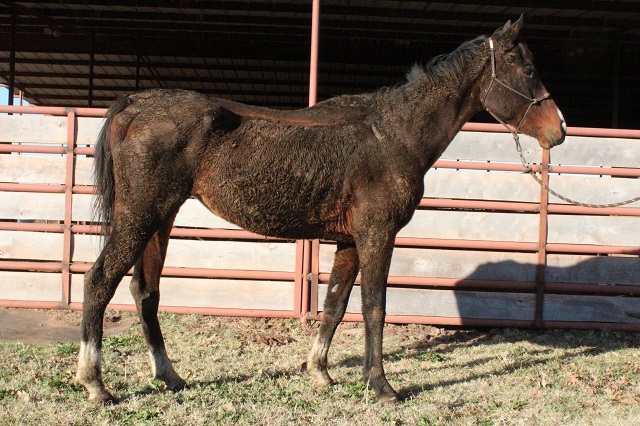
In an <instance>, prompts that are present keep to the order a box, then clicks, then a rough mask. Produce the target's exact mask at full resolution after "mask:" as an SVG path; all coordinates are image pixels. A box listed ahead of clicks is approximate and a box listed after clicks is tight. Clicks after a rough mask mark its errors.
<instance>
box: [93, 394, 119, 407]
mask: <svg viewBox="0 0 640 426" xmlns="http://www.w3.org/2000/svg"><path fill="white" fill-rule="evenodd" d="M89 402H93V403H94V404H99V405H115V404H117V403H118V398H116V397H115V396H113V395H111V394H110V393H109V392H107V391H104V392H97V393H91V394H89Z"/></svg>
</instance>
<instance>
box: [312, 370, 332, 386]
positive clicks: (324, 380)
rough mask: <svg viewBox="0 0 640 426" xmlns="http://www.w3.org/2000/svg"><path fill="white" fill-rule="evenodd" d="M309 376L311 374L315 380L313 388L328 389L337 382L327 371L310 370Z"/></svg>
mask: <svg viewBox="0 0 640 426" xmlns="http://www.w3.org/2000/svg"><path fill="white" fill-rule="evenodd" d="M308 371H309V374H311V378H312V380H313V387H315V388H326V387H328V386H331V385H333V384H334V383H335V382H334V381H333V379H332V378H331V376H329V373H327V372H326V371H320V370H308Z"/></svg>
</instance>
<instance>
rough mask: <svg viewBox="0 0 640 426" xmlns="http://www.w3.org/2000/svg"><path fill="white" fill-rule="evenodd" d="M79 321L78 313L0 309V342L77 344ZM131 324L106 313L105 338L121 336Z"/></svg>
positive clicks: (131, 319)
mask: <svg viewBox="0 0 640 426" xmlns="http://www.w3.org/2000/svg"><path fill="white" fill-rule="evenodd" d="M81 319H82V313H81V312H79V311H63V310H40V309H12V308H0V341H3V342H24V343H32V344H48V343H78V342H80V322H81ZM133 322H134V318H133V317H123V316H122V315H120V314H118V313H117V312H112V313H107V315H106V317H105V328H104V333H105V336H111V335H116V334H121V333H125V332H126V331H127V330H129V328H130V327H131V325H132V324H133Z"/></svg>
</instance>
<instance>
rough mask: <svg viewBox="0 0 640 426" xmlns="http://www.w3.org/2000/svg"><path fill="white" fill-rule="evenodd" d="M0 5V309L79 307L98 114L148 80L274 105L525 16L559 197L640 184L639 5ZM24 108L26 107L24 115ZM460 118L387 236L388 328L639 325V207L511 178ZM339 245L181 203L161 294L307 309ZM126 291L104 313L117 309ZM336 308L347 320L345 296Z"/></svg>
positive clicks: (293, 102)
mask: <svg viewBox="0 0 640 426" xmlns="http://www.w3.org/2000/svg"><path fill="white" fill-rule="evenodd" d="M538 3H539V2H534V1H526V0H525V1H521V2H519V3H518V5H517V6H514V5H513V2H507V1H497V0H486V1H485V0H483V1H475V2H418V1H402V2H397V1H388V0H380V1H370V2H360V1H346V0H313V1H312V0H308V1H303V0H298V1H296V0H281V1H280V0H269V1H244V0H237V1H221V2H204V1H196V0H184V1H167V0H163V1H159V2H153V4H151V3H150V2H139V1H132V2H128V3H127V4H126V5H114V4H113V3H112V2H105V1H100V0H85V1H72V0H63V1H56V2H33V1H15V2H12V1H0V32H1V33H2V37H1V38H0V56H1V57H2V62H1V63H0V83H2V84H3V85H6V87H7V93H8V95H7V98H8V102H6V103H8V104H9V105H8V106H3V107H1V112H2V113H3V115H1V116H0V194H1V195H0V197H1V202H0V306H13V307H40V308H71V309H78V308H80V307H81V304H82V282H83V274H84V273H85V272H86V271H87V270H88V268H89V267H90V265H91V262H93V260H94V259H95V257H96V255H97V252H98V246H99V243H100V242H99V238H98V237H97V233H98V226H97V225H98V224H96V223H95V222H93V221H92V216H91V199H92V193H93V187H92V180H91V165H92V154H93V147H92V145H93V143H94V142H95V138H96V135H97V132H98V130H99V127H100V124H101V121H102V119H101V117H102V116H103V115H104V113H105V108H106V107H107V106H108V105H109V104H110V103H111V102H112V101H113V100H114V99H115V98H117V97H119V96H122V95H124V94H128V93H133V92H135V91H139V90H144V89H148V88H154V87H163V88H181V89H188V90H196V91H199V92H202V93H206V94H211V95H214V96H218V97H224V98H228V99H232V100H236V101H239V102H244V103H249V104H254V105H261V106H266V107H271V108H278V109H293V108H304V107H306V106H308V105H309V104H313V103H315V102H317V101H322V100H324V99H328V98H330V97H332V96H335V95H339V94H353V93H362V92H372V91H376V90H382V89H384V88H385V87H394V86H396V85H398V84H401V83H402V82H403V79H404V75H405V73H406V72H407V70H408V69H409V68H410V67H411V66H412V65H413V64H415V63H426V62H427V61H428V60H429V59H430V58H432V57H434V56H435V55H438V54H442V53H448V52H450V51H452V50H454V49H455V48H456V47H457V46H458V45H460V43H462V42H463V41H465V40H468V39H471V38H473V37H475V36H477V35H479V34H490V33H491V32H493V31H494V30H495V29H496V28H498V27H500V26H501V25H503V24H504V23H505V22H506V21H507V20H509V19H517V18H518V17H519V16H520V15H524V19H525V27H524V30H523V34H522V36H523V39H525V40H526V42H527V44H528V46H529V48H530V49H531V51H532V52H533V53H534V55H535V63H536V66H537V69H538V71H539V73H540V76H541V79H542V81H544V83H545V85H546V87H547V89H548V90H549V92H550V93H551V94H552V96H553V98H554V100H555V102H556V103H557V104H558V106H559V107H560V108H561V109H562V111H563V113H564V115H565V117H566V118H567V121H568V123H569V126H570V127H569V137H568V139H567V141H566V142H565V144H564V145H562V146H561V147H558V148H554V150H552V151H551V153H549V152H546V151H544V152H543V151H542V150H540V149H539V148H538V147H537V146H536V145H537V144H536V143H535V142H534V141H533V140H523V144H524V153H525V155H526V157H527V159H528V160H529V161H530V162H532V163H534V164H535V165H536V170H537V171H539V175H540V178H541V179H542V180H543V181H544V182H545V183H547V184H548V185H550V186H551V188H553V189H554V190H557V191H558V192H560V193H562V194H565V195H567V196H569V197H571V198H573V199H577V200H580V201H583V202H584V203H586V204H611V203H616V202H618V201H622V200H628V199H633V198H635V197H636V196H638V195H639V194H640V184H638V179H637V178H638V176H640V168H638V164H637V158H639V157H640V145H639V143H640V141H639V139H640V115H639V114H638V109H639V106H640V101H639V100H640V85H638V84H637V74H638V73H637V70H638V69H639V67H640V2H639V1H612V0H598V1H591V2H581V1H577V0H576V1H568V2H562V3H561V4H559V3H551V4H549V5H545V7H542V8H540V7H536V6H538V5H539V4H538ZM21 100H24V101H27V102H28V103H29V104H30V106H28V107H23V106H20V105H19V104H20V102H21ZM473 122H474V123H472V124H469V125H467V126H466V127H465V128H464V129H463V132H461V133H460V134H459V135H458V136H457V137H456V139H455V140H454V142H453V143H452V145H451V147H450V149H448V150H447V151H446V152H445V154H444V155H443V157H442V159H441V160H440V161H439V162H438V163H437V164H436V168H435V169H434V170H432V171H430V172H429V173H428V174H427V177H426V179H425V187H426V188H427V189H426V190H425V194H424V198H423V200H422V202H421V203H420V207H419V209H418V211H417V212H416V215H415V216H414V219H413V220H412V221H411V223H410V224H409V225H408V226H407V227H406V228H405V229H404V230H403V231H402V232H401V233H400V234H399V235H398V238H397V240H396V246H397V248H396V251H395V254H394V260H393V264H392V269H391V276H390V278H389V289H388V304H389V306H388V310H387V312H388V321H392V322H405V323H406V322H416V323H428V324H455V325H487V326H499V325H511V326H544V327H603V326H606V327H612V328H618V329H627V330H640V308H639V306H640V305H639V304H638V296H639V295H640V290H639V287H638V279H637V277H638V276H640V259H639V258H638V255H640V247H639V246H638V241H640V238H639V237H640V226H639V224H640V223H639V221H638V216H640V204H639V203H638V202H633V203H630V204H627V205H624V206H607V207H601V208H593V207H588V206H585V205H573V204H571V203H568V202H567V201H565V200H563V199H560V198H557V197H556V196H555V195H553V194H550V193H549V191H548V190H547V189H546V188H544V187H540V186H539V185H538V184H537V183H536V182H535V181H534V180H532V179H531V178H530V176H528V175H526V174H523V173H521V171H522V167H521V166H520V165H519V159H518V155H517V153H516V151H515V149H514V147H513V141H512V140H511V136H510V135H509V134H508V133H505V130H504V129H503V128H502V127H501V126H499V125H497V124H495V123H493V121H492V119H491V117H489V116H488V115H483V114H480V115H478V116H477V117H474V119H473ZM334 250H335V246H334V244H332V243H331V242H329V241H284V240H274V239H265V238H264V237H262V236H259V235H255V234H251V233H249V232H246V231H244V230H241V229H239V228H238V227H236V226H235V225H233V224H230V223H228V222H226V221H224V220H222V219H220V218H217V217H215V216H214V215H212V214H211V213H210V212H208V211H207V210H206V209H205V208H204V207H203V206H202V205H201V204H199V202H198V201H196V200H188V202H187V203H186V204H185V206H184V207H183V209H182V210H181V212H180V214H179V216H178V219H177V221H176V227H175V228H174V230H173V233H172V242H171V244H170V246H169V254H168V259H167V263H166V265H165V269H164V271H163V275H164V278H163V290H162V291H163V295H162V299H161V303H162V307H163V309H165V310H170V311H174V312H185V313H186V312H199V313H204V314H216V315H247V316H267V317H297V318H302V319H313V318H317V316H318V315H319V314H320V313H321V311H322V300H323V298H324V295H325V293H326V291H327V289H326V287H327V285H326V283H327V282H328V273H329V272H330V269H331V262H332V256H333V252H334ZM132 303H133V301H132V299H131V297H130V296H129V295H128V290H127V286H126V285H122V286H121V288H120V290H119V291H118V293H117V294H116V297H115V298H114V300H113V306H114V307H116V308H122V309H132V308H133V305H132ZM348 312H349V313H348V317H347V318H348V319H354V320H357V319H359V318H360V313H359V312H360V306H359V292H358V289H357V288H356V290H355V291H354V294H353V295H352V301H351V303H350V305H349V308H348Z"/></svg>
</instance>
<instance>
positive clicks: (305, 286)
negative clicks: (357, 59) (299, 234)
mask: <svg viewBox="0 0 640 426" xmlns="http://www.w3.org/2000/svg"><path fill="white" fill-rule="evenodd" d="M319 34H320V0H313V5H312V12H311V58H310V64H309V106H313V105H315V104H316V102H317V99H318V44H319ZM301 246H302V253H303V256H302V279H301V286H302V289H301V293H302V294H301V296H302V300H301V311H300V317H301V320H302V321H303V322H304V321H306V318H307V314H308V313H309V309H310V307H311V300H310V298H311V297H310V296H311V293H312V292H313V291H314V290H312V289H311V288H310V287H311V285H312V283H311V280H312V275H313V274H312V269H313V268H312V262H313V260H312V259H314V258H315V257H317V256H318V253H317V252H314V251H313V250H312V242H311V241H309V240H303V241H302V243H301ZM316 286H317V281H316Z"/></svg>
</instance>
